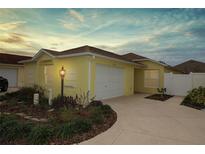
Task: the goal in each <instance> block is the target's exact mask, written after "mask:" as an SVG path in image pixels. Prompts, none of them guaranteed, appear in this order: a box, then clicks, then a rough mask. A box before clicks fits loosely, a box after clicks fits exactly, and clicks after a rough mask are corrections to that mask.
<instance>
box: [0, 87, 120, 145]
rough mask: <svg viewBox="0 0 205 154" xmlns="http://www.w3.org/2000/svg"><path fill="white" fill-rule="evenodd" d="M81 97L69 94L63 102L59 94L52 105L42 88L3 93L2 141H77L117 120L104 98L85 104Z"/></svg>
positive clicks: (0, 131)
mask: <svg viewBox="0 0 205 154" xmlns="http://www.w3.org/2000/svg"><path fill="white" fill-rule="evenodd" d="M29 90H30V91H29ZM38 90H40V92H41V94H40V103H39V104H38V105H34V104H33V103H32V99H33V98H32V97H33V93H35V92H36V91H38ZM28 91H29V92H28ZM38 92H39V91H38ZM25 93H26V95H25ZM80 98H81V97H79V96H76V97H75V98H73V97H69V96H68V97H64V99H63V101H62V99H61V98H60V97H56V98H55V99H53V101H52V102H53V104H52V106H49V105H48V102H47V101H48V100H47V98H46V96H45V94H44V91H43V90H42V89H41V88H40V89H39V88H37V89H35V88H33V89H32V88H30V89H26V88H23V89H20V90H19V91H17V92H14V93H9V94H6V95H4V96H2V97H1V98H0V101H1V102H3V103H1V104H0V109H1V115H0V144H74V143H79V142H82V141H84V140H87V139H89V138H92V137H94V136H96V135H98V134H99V133H102V132H103V131H106V130H107V129H108V128H110V127H111V126H112V125H113V124H114V123H115V121H116V119H117V115H116V113H115V112H114V111H113V110H112V109H111V107H110V106H109V105H104V104H103V103H102V102H101V101H91V102H90V103H88V104H86V105H85V104H81V103H80V102H82V101H80ZM83 102H84V101H83Z"/></svg>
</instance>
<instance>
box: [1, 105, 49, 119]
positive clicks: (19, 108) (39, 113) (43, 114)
mask: <svg viewBox="0 0 205 154" xmlns="http://www.w3.org/2000/svg"><path fill="white" fill-rule="evenodd" d="M0 111H1V112H9V113H25V114H26V115H29V116H35V118H48V117H49V116H50V114H52V113H48V112H47V110H45V109H43V108H40V107H37V106H35V105H33V104H26V105H25V104H8V103H3V104H1V105H0Z"/></svg>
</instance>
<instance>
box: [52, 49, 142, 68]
mask: <svg viewBox="0 0 205 154" xmlns="http://www.w3.org/2000/svg"><path fill="white" fill-rule="evenodd" d="M85 55H90V56H97V57H101V58H106V59H110V60H115V61H119V62H123V63H128V64H134V65H139V64H136V63H134V62H128V61H125V60H120V59H117V58H112V57H108V56H103V55H100V54H96V53H92V52H83V53H74V54H70V55H60V56H56V58H65V57H75V56H85ZM140 66H141V65H140Z"/></svg>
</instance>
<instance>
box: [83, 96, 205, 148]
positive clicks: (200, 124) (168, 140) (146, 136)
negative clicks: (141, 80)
mask: <svg viewBox="0 0 205 154" xmlns="http://www.w3.org/2000/svg"><path fill="white" fill-rule="evenodd" d="M145 96H148V95H145V94H136V95H133V96H129V97H119V98H115V99H109V100H105V101H104V103H107V104H109V105H111V106H112V108H113V109H114V110H115V111H116V112H117V114H118V120H117V122H116V123H115V124H114V125H113V126H112V127H111V128H110V129H109V130H107V131H106V132H104V133H102V134H99V135H98V136H96V137H94V138H92V139H90V140H87V141H85V142H82V143H81V144H107V145H110V144H118V145H119V144H205V112H204V111H199V110H196V109H192V108H189V107H185V106H181V105H179V104H180V102H181V101H182V99H183V98H182V97H173V98H171V99H169V100H167V101H166V102H160V101H154V100H149V99H144V97H145Z"/></svg>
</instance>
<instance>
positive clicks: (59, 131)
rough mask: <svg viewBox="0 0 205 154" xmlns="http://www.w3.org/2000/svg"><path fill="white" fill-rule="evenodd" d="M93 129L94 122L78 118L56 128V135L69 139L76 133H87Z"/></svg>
mask: <svg viewBox="0 0 205 154" xmlns="http://www.w3.org/2000/svg"><path fill="white" fill-rule="evenodd" d="M91 129H92V124H91V122H90V121H89V120H87V119H82V118H80V119H79V118H76V119H73V120H72V121H70V122H67V123H64V124H61V125H60V126H58V127H57V128H56V129H55V134H56V137H58V138H60V139H68V138H71V137H72V136H74V135H75V134H80V133H85V132H88V131H89V130H91Z"/></svg>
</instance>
